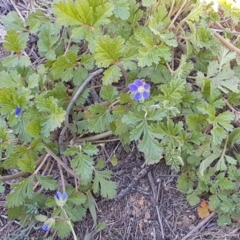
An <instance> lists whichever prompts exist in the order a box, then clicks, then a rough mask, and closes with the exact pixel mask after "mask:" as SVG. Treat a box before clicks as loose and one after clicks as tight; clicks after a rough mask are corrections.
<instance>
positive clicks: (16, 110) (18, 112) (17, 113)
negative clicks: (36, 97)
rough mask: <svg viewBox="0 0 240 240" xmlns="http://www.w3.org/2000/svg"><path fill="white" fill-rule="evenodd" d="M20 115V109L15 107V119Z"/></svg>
mask: <svg viewBox="0 0 240 240" xmlns="http://www.w3.org/2000/svg"><path fill="white" fill-rule="evenodd" d="M21 113H22V109H21V108H19V107H17V108H16V109H15V115H16V117H17V116H19V115H20V114H21Z"/></svg>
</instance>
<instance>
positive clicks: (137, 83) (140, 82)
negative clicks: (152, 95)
mask: <svg viewBox="0 0 240 240" xmlns="http://www.w3.org/2000/svg"><path fill="white" fill-rule="evenodd" d="M134 85H136V86H137V87H141V86H143V81H142V80H141V79H136V80H135V81H134Z"/></svg>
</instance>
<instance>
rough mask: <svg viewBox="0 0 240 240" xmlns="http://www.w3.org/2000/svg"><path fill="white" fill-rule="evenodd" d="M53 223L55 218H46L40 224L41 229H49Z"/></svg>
mask: <svg viewBox="0 0 240 240" xmlns="http://www.w3.org/2000/svg"><path fill="white" fill-rule="evenodd" d="M54 224H55V219H54V218H48V220H47V221H46V222H45V223H44V224H43V225H42V230H43V231H49V230H50V229H51V227H52V226H53V225H54Z"/></svg>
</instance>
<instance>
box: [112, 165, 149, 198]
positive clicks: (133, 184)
mask: <svg viewBox="0 0 240 240" xmlns="http://www.w3.org/2000/svg"><path fill="white" fill-rule="evenodd" d="M150 169H151V165H149V166H147V167H145V168H143V169H142V170H141V171H140V172H139V173H138V175H137V177H136V178H134V179H133V180H132V181H131V183H130V184H129V185H128V187H127V188H125V189H123V190H121V191H120V192H119V194H118V195H117V196H116V197H115V198H114V200H115V201H118V200H120V199H122V198H123V197H124V196H125V195H126V194H127V193H129V192H131V191H132V188H133V187H134V186H135V185H136V184H137V183H138V182H139V180H140V179H141V178H143V177H145V176H146V175H147V173H148V171H149V170H150Z"/></svg>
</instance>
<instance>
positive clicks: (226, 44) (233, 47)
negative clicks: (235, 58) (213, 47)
mask: <svg viewBox="0 0 240 240" xmlns="http://www.w3.org/2000/svg"><path fill="white" fill-rule="evenodd" d="M213 34H214V36H215V37H216V38H217V39H218V40H220V42H221V43H223V45H224V46H225V47H226V48H228V49H229V50H231V51H234V52H236V53H237V54H238V55H240V49H239V48H237V47H235V46H234V45H233V44H231V43H230V42H228V41H227V40H226V39H225V38H223V37H222V36H220V35H219V34H218V33H217V32H214V33H213Z"/></svg>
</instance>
